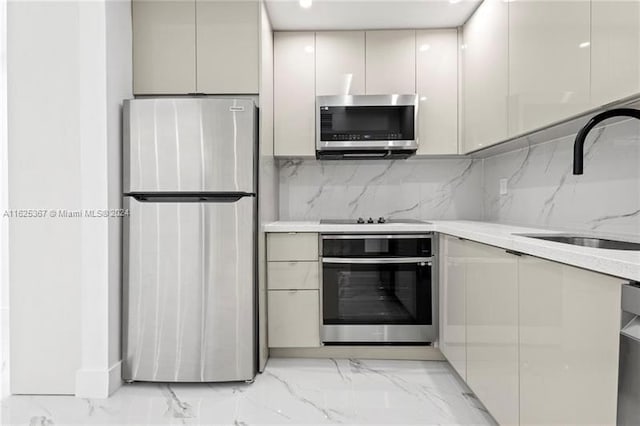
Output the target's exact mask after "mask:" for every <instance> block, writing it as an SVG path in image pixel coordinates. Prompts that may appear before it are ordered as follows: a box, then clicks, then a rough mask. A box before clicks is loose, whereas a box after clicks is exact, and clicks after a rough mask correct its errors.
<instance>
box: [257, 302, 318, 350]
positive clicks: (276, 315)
mask: <svg viewBox="0 0 640 426" xmlns="http://www.w3.org/2000/svg"><path fill="white" fill-rule="evenodd" d="M268 300H269V301H268V307H267V309H268V312H269V314H268V318H269V347H272V348H304V347H318V346H320V295H319V291H318V290H269V292H268Z"/></svg>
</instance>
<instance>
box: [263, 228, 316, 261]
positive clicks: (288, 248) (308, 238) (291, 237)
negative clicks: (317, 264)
mask: <svg viewBox="0 0 640 426" xmlns="http://www.w3.org/2000/svg"><path fill="white" fill-rule="evenodd" d="M267 260H269V261H288V260H310V261H318V234H315V233H308V232H303V233H293V234H269V235H268V236H267Z"/></svg>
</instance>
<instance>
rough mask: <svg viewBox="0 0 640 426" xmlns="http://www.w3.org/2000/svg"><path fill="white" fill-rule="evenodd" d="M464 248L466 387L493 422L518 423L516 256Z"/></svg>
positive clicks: (488, 248)
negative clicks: (489, 414) (481, 404)
mask: <svg viewBox="0 0 640 426" xmlns="http://www.w3.org/2000/svg"><path fill="white" fill-rule="evenodd" d="M465 245H466V246H467V247H466V262H465V263H466V274H465V275H466V277H467V283H466V307H467V312H466V319H467V384H468V385H469V387H470V388H471V390H473V392H474V393H475V394H476V396H477V397H478V398H479V399H480V400H481V401H482V403H483V404H484V405H485V407H487V409H488V410H489V412H490V413H491V414H492V415H493V417H494V418H495V419H496V420H497V421H498V423H500V424H501V425H514V424H518V257H517V256H514V255H512V254H508V253H506V252H505V251H504V250H503V249H498V248H495V247H491V246H487V245H484V244H478V243H473V242H470V241H466V242H465Z"/></svg>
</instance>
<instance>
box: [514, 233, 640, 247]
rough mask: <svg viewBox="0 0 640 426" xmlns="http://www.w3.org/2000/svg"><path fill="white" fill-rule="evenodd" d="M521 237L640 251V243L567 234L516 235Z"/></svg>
mask: <svg viewBox="0 0 640 426" xmlns="http://www.w3.org/2000/svg"><path fill="white" fill-rule="evenodd" d="M514 235H518V236H521V237H528V238H536V239H538V240H546V241H554V242H556V243H564V244H572V245H574V246H583V247H593V248H601V249H609V250H640V243H634V242H631V241H619V240H609V239H606V238H597V237H589V236H584V235H566V234H514Z"/></svg>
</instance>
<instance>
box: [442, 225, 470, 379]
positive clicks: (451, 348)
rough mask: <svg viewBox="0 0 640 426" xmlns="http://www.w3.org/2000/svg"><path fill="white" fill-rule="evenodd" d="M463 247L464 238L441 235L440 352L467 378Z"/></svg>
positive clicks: (461, 375)
mask: <svg viewBox="0 0 640 426" xmlns="http://www.w3.org/2000/svg"><path fill="white" fill-rule="evenodd" d="M464 249H465V242H464V241H462V240H459V239H458V238H455V237H449V236H446V235H443V236H441V237H440V271H441V273H440V304H439V306H440V351H441V352H442V354H443V355H444V356H445V358H447V360H448V361H449V363H450V364H451V365H452V366H453V368H454V369H455V370H456V371H457V372H458V374H459V375H460V377H462V378H463V379H464V380H466V378H467V356H466V353H467V352H466V351H467V348H466V342H467V341H466V318H465V310H466V307H465V303H466V301H465V279H466V271H465V264H464V256H465V255H464Z"/></svg>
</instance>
